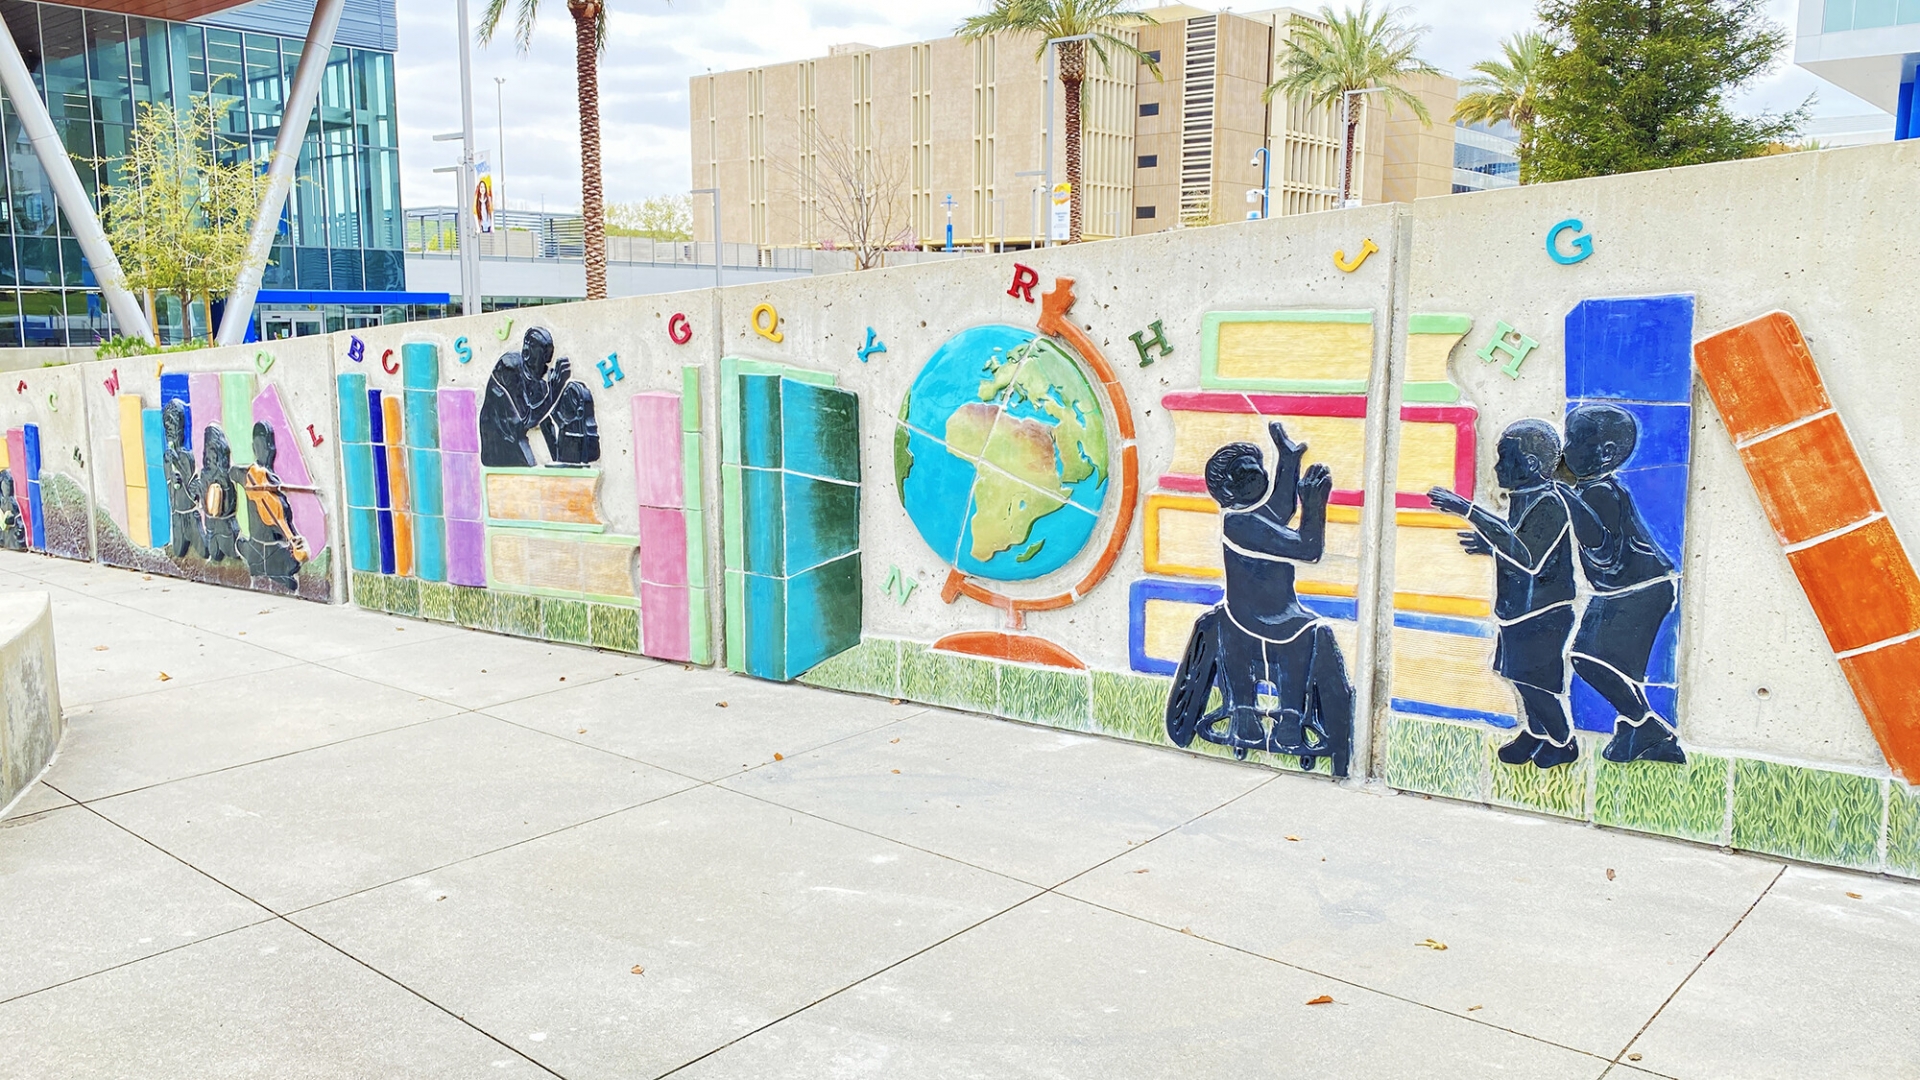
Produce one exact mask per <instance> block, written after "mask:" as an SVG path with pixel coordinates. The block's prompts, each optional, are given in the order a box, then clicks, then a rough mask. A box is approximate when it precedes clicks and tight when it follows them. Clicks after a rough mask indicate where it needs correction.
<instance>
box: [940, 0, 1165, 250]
mask: <svg viewBox="0 0 1920 1080" xmlns="http://www.w3.org/2000/svg"><path fill="white" fill-rule="evenodd" d="M992 5H993V6H992V7H991V8H990V9H989V10H988V11H986V12H985V13H984V14H980V15H974V16H971V17H969V18H968V19H966V20H965V21H964V22H962V23H961V24H960V28H959V30H958V31H957V32H958V34H959V35H960V37H962V38H964V39H966V40H968V41H977V40H979V39H980V38H983V37H987V36H988V35H990V34H1000V33H1012V34H1031V35H1034V36H1035V37H1037V38H1039V39H1040V47H1039V48H1038V49H1035V50H1034V55H1035V56H1036V57H1042V56H1045V55H1046V52H1047V42H1048V41H1049V40H1050V39H1053V38H1064V37H1080V36H1081V35H1083V34H1085V35H1091V36H1090V37H1088V38H1086V39H1085V40H1082V41H1063V42H1061V43H1059V44H1058V45H1056V46H1054V48H1056V49H1058V50H1059V59H1060V85H1061V87H1062V88H1063V89H1064V90H1065V91H1066V99H1067V101H1066V104H1067V108H1066V113H1067V116H1066V120H1065V122H1064V123H1063V124H1062V128H1063V130H1064V131H1065V133H1066V154H1065V155H1064V156H1065V158H1066V167H1067V183H1068V184H1070V185H1072V191H1071V195H1070V200H1069V206H1068V217H1067V220H1068V228H1067V242H1068V243H1070V244H1077V243H1079V242H1080V220H1081V209H1080V207H1081V201H1082V199H1083V198H1084V193H1083V192H1082V191H1081V190H1080V187H1081V185H1080V104H1081V88H1082V86H1084V85H1085V83H1086V80H1087V52H1088V51H1089V50H1088V48H1087V47H1088V46H1089V45H1090V46H1092V47H1093V48H1092V50H1091V51H1092V52H1093V55H1094V57H1095V58H1096V59H1098V60H1099V61H1100V66H1101V69H1102V70H1111V62H1110V60H1109V57H1108V54H1109V53H1115V54H1118V55H1121V56H1130V57H1133V58H1134V59H1135V60H1138V61H1140V62H1142V63H1144V64H1146V65H1147V69H1148V70H1149V71H1152V72H1153V75H1154V78H1159V77H1160V64H1159V62H1158V61H1156V60H1154V59H1152V58H1151V57H1149V56H1147V54H1145V53H1143V52H1141V51H1140V49H1139V47H1138V46H1136V45H1134V44H1133V43H1132V42H1130V41H1128V40H1127V39H1125V38H1123V37H1120V36H1119V34H1118V33H1116V31H1123V30H1131V29H1135V28H1138V27H1141V26H1150V25H1152V24H1153V23H1154V22H1156V21H1157V20H1155V19H1154V17H1153V16H1152V15H1149V14H1147V13H1146V12H1144V11H1139V10H1136V9H1135V8H1134V7H1133V6H1132V5H1130V4H1128V3H1126V2H1125V0H992ZM1048 137H1049V138H1051V137H1052V134H1051V133H1049V134H1048Z"/></svg>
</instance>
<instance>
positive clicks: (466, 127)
mask: <svg viewBox="0 0 1920 1080" xmlns="http://www.w3.org/2000/svg"><path fill="white" fill-rule="evenodd" d="M456 8H457V9H458V12H459V20H458V21H459V25H460V130H459V131H457V132H451V133H449V134H445V135H435V136H434V137H433V141H434V142H450V141H452V140H454V139H459V140H460V164H459V165H456V166H454V167H453V168H450V169H435V170H433V171H434V172H458V173H459V174H460V177H459V179H458V180H456V181H455V185H456V186H457V187H458V188H459V190H458V191H457V192H456V193H455V196H454V200H453V222H454V235H455V236H456V237H457V238H458V240H457V243H458V244H459V246H460V314H462V315H477V314H479V312H480V238H479V237H478V236H476V235H474V226H475V224H476V222H475V221H474V220H473V195H474V192H473V58H472V56H470V55H469V53H468V42H469V41H470V40H471V38H472V33H471V32H470V31H469V30H468V29H467V0H459V3H458V4H457V5H456Z"/></svg>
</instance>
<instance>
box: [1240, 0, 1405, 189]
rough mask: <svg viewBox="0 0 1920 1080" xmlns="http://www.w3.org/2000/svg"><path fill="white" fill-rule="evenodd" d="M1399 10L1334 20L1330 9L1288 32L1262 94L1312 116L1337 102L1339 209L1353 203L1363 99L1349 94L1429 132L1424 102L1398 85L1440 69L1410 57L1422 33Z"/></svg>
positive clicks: (1364, 6)
mask: <svg viewBox="0 0 1920 1080" xmlns="http://www.w3.org/2000/svg"><path fill="white" fill-rule="evenodd" d="M1406 17H1407V10H1406V9H1405V8H1392V7H1390V8H1382V9H1380V10H1378V11H1376V10H1374V8H1373V6H1372V3H1371V0H1361V3H1360V7H1359V8H1358V9H1353V8H1349V9H1348V10H1346V11H1345V12H1342V13H1338V14H1336V13H1335V12H1334V10H1333V9H1332V8H1331V7H1322V8H1321V9H1320V16H1319V22H1318V23H1315V22H1311V21H1306V20H1301V21H1299V22H1296V23H1295V24H1294V27H1293V29H1292V32H1291V34H1290V35H1289V36H1288V38H1287V43H1286V45H1284V46H1283V47H1282V48H1281V50H1280V56H1279V57H1278V61H1279V72H1280V74H1279V77H1278V78H1276V79H1274V80H1273V85H1271V86H1269V87H1267V90H1266V93H1265V94H1264V95H1262V96H1263V98H1264V99H1265V100H1267V101H1272V100H1273V99H1274V98H1275V97H1276V96H1280V95H1284V96H1286V97H1290V98H1304V99H1305V100H1306V101H1307V103H1308V104H1310V105H1312V106H1313V107H1315V108H1326V107H1328V106H1334V105H1339V104H1341V103H1342V100H1343V99H1344V101H1345V104H1346V112H1347V114H1346V116H1344V117H1342V118H1341V119H1342V120H1343V121H1344V122H1345V123H1346V140H1345V141H1346V161H1345V163H1344V165H1345V167H1344V168H1343V169H1342V172H1343V173H1344V174H1345V176H1346V183H1345V186H1344V187H1343V188H1342V190H1341V192H1340V201H1341V202H1342V203H1345V202H1346V201H1347V200H1349V199H1351V198H1352V197H1353V183H1354V175H1353V155H1354V138H1355V135H1356V133H1357V132H1358V131H1359V129H1360V117H1361V114H1362V113H1361V110H1362V109H1364V108H1365V98H1364V97H1362V96H1361V95H1358V94H1355V95H1354V96H1352V97H1346V96H1345V95H1347V94H1349V93H1351V92H1352V91H1357V90H1378V91H1379V92H1380V94H1381V96H1383V97H1385V98H1386V99H1387V103H1388V107H1389V108H1391V107H1392V106H1394V105H1404V106H1406V107H1407V108H1408V109H1410V110H1412V112H1413V115H1415V116H1417V117H1419V118H1420V122H1421V123H1423V124H1431V123H1432V122H1433V117H1432V116H1431V115H1429V114H1428V112H1427V105H1426V102H1424V101H1421V100H1420V98H1419V97H1418V96H1417V95H1415V94H1414V93H1412V92H1411V91H1409V90H1407V89H1406V88H1405V87H1404V86H1401V85H1400V84H1401V83H1403V82H1406V81H1408V80H1410V79H1413V78H1415V77H1417V76H1421V75H1438V74H1440V69H1439V68H1436V67H1434V66H1433V65H1432V64H1429V63H1428V62H1426V61H1425V60H1422V59H1420V57H1418V56H1417V55H1415V54H1416V53H1417V52H1418V51H1419V48H1420V38H1421V36H1422V35H1424V34H1425V33H1426V32H1427V28H1426V27H1424V26H1415V25H1413V24H1411V23H1408V22H1407V21H1406Z"/></svg>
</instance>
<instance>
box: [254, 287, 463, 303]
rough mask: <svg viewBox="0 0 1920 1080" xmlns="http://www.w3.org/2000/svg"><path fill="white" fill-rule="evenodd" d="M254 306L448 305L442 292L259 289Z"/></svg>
mask: <svg viewBox="0 0 1920 1080" xmlns="http://www.w3.org/2000/svg"><path fill="white" fill-rule="evenodd" d="M253 302H254V303H256V304H450V303H452V302H453V296H452V294H450V293H443V292H364V291H352V290H347V289H261V290H260V293H259V295H258V296H255V297H254V298H253Z"/></svg>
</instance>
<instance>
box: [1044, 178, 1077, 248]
mask: <svg viewBox="0 0 1920 1080" xmlns="http://www.w3.org/2000/svg"><path fill="white" fill-rule="evenodd" d="M1072 232H1073V185H1072V184H1069V183H1067V182H1065V181H1061V182H1060V183H1058V184H1055V185H1053V221H1052V224H1051V225H1050V226H1049V227H1048V230H1047V233H1048V235H1049V236H1050V237H1051V238H1053V239H1055V240H1066V239H1069V238H1071V236H1072Z"/></svg>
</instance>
